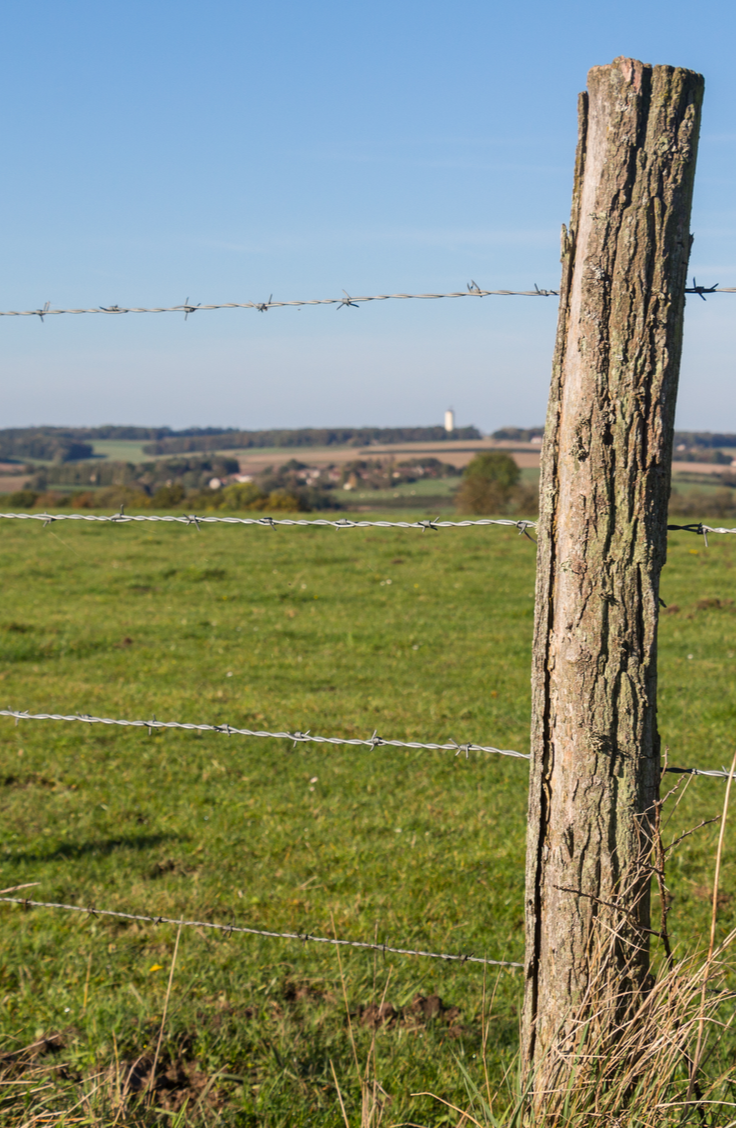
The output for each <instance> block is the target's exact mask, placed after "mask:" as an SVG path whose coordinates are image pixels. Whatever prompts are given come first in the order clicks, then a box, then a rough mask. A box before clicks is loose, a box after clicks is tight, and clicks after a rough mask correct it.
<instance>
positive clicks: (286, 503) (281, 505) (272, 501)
mask: <svg viewBox="0 0 736 1128" xmlns="http://www.w3.org/2000/svg"><path fill="white" fill-rule="evenodd" d="M261 508H262V509H278V510H283V511H284V512H286V513H298V512H299V511H300V510H301V511H304V510H305V509H306V508H307V507H306V504H305V503H304V501H303V500H302V498H300V497H297V496H296V494H293V493H289V491H288V490H273V491H272V493H270V494H269V495H268V498H267V499H266V501H265V503H264V504H263V506H261Z"/></svg>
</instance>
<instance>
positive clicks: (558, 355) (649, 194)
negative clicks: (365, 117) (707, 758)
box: [522, 58, 703, 1071]
mask: <svg viewBox="0 0 736 1128" xmlns="http://www.w3.org/2000/svg"><path fill="white" fill-rule="evenodd" d="M702 95H703V79H702V77H701V76H700V75H698V74H695V73H694V72H692V71H688V70H684V69H681V68H675V67H668V66H655V67H652V66H647V65H644V64H642V63H640V62H637V61H635V60H632V59H626V58H619V59H616V60H615V61H614V62H613V63H612V64H611V65H610V66H602V67H594V68H593V69H592V70H591V71H590V72H589V75H588V90H587V93H584V94H581V95H580V99H579V136H578V148H577V156H576V162H575V174H574V186H573V200H572V212H571V220H570V227H569V230H565V228H563V236H562V286H561V296H560V311H559V320H558V329H557V340H556V346H555V356H554V362H553V372H552V382H551V390H550V397H549V405H548V413H547V423H546V430H545V437H544V446H543V452H542V468H541V482H540V519H539V547H538V569H537V587H536V610H535V633H534V650H533V659H532V714H533V716H532V738H531V739H532V745H531V746H532V765H531V776H530V792H529V829H528V840H527V874H526V946H527V948H526V951H527V955H526V987H525V1000H524V1015H523V1028H522V1040H523V1053H524V1060H525V1063H526V1067H527V1069H530V1070H532V1069H536V1070H537V1071H539V1065H540V1062H541V1061H542V1060H543V1059H544V1057H545V1054H547V1053H548V1051H549V1050H550V1047H552V1046H553V1044H557V1045H560V1044H562V1043H563V1042H564V1039H565V1031H566V1023H567V1021H568V1016H570V1015H572V1013H573V1011H574V1009H575V1008H576V1007H578V1006H579V1004H580V1001H581V999H583V998H584V997H585V993H586V991H587V990H588V988H589V973H590V967H589V952H590V937H591V928H592V925H593V924H594V922H600V923H601V924H602V925H604V926H605V924H606V914H607V913H608V912H609V911H610V912H612V911H613V910H612V909H609V908H607V906H610V905H612V904H614V903H615V904H617V905H620V903H621V898H622V897H628V898H629V899H630V902H631V904H630V906H629V909H628V910H627V917H626V919H627V920H628V921H629V924H628V926H627V927H628V938H627V937H624V938H623V943H622V946H621V952H620V957H619V964H620V966H619V969H618V971H619V973H620V974H621V975H622V976H625V977H626V978H627V983H628V986H629V988H630V989H631V990H637V989H642V988H643V987H644V985H645V983H646V980H647V975H648V935H649V932H648V929H649V896H648V878H647V879H641V880H640V881H639V883H638V884H637V883H636V882H634V885H633V886H631V888H630V889H629V890H626V889H624V888H623V887H622V882H623V880H624V875H626V874H630V872H631V867H632V865H634V864H635V861H636V859H637V858H639V857H641V854H642V841H643V848H644V850H645V851H646V842H647V835H648V823H647V819H648V816H647V812H648V811H649V810H650V809H651V807H652V803H653V802H654V800H655V798H656V797H657V794H658V785H659V775H660V762H659V737H658V733H657V723H656V690H657V661H656V659H657V615H658V597H659V576H660V571H661V569H662V566H663V564H664V562H665V553H666V536H667V533H666V524H667V502H668V497H669V491H670V467H671V460H672V441H673V428H674V415H675V401H676V395H677V382H678V373H679V365H680V353H681V343H682V320H683V309H684V302H685V285H686V271H687V265H688V258H689V252H690V244H691V236H690V210H691V202H692V192H693V180H694V174H695V160H696V151H697V140H698V130H699V121H700V107H701V102H702ZM642 881H644V883H645V885H646V887H643V885H642ZM627 944H628V950H626V949H627ZM632 951H633V952H634V953H635V955H634V957H633V959H632Z"/></svg>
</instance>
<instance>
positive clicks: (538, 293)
mask: <svg viewBox="0 0 736 1128" xmlns="http://www.w3.org/2000/svg"><path fill="white" fill-rule="evenodd" d="M708 292H710V291H708ZM488 297H501V298H552V297H554V298H557V297H559V291H558V290H540V289H539V287H538V286H537V285H536V283H535V284H534V289H533V290H483V289H481V287H480V286H478V285H477V283H475V282H469V283H468V285H467V288H466V289H465V290H457V291H454V292H452V293H448V294H371V295H370V296H364V297H354V296H353V295H351V294H348V292H347V290H343V297H341V298H309V299H306V300H299V301H292V302H275V301H274V300H273V294H272V295H271V297H270V298H269V299H268V301H267V302H220V303H219V304H214V305H203V304H202V303H201V302H200V303H198V304H197V305H190V304H189V298H187V300H186V301H185V302H184V303H183V304H182V305H174V306H153V307H147V306H118V305H110V306H93V307H91V308H89V309H51V303H50V302H46V304H45V305H44V306H43V308H42V309H22V310H16V309H8V310H0V317H38V318H40V319H41V321H43V319H44V317H55V316H57V315H58V314H62V313H71V314H80V313H108V314H122V313H183V314H184V319H185V320H186V319H187V317H188V316H189V314H190V313H198V312H204V311H206V310H210V309H256V310H258V312H259V313H266V312H267V311H268V310H269V309H283V308H285V307H287V306H319V305H334V306H337V308H338V309H343V308H345V309H348V308H350V307H353V308H356V309H357V307H358V304H359V303H364V302H387V301H395V300H398V301H413V300H417V301H435V300H438V299H440V298H488Z"/></svg>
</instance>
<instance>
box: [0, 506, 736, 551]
mask: <svg viewBox="0 0 736 1128" xmlns="http://www.w3.org/2000/svg"><path fill="white" fill-rule="evenodd" d="M0 520H5V521H43V523H44V525H48V524H50V523H51V522H53V521H102V522H106V523H108V524H112V525H124V524H127V523H129V522H131V521H133V522H135V521H163V522H165V523H169V524H171V523H173V524H178V525H195V526H196V527H197V528H199V527H200V525H261V526H263V527H264V528H275V527H276V526H277V525H298V526H301V527H303V528H310V527H311V526H324V527H329V528H332V529H424V530H426V529H435V530H439V529H468V528H474V527H475V526H483V525H501V526H506V527H507V528H513V529H518V530H519V533H522V534H524V535H525V536H527V537H529V532H528V530H529V529H536V527H537V522H536V521H529V520H527V519H526V518H523V519H513V518H511V517H493V518H491V517H479V518H478V519H477V520H470V519H468V520H463V521H445V520H442V521H441V520H440V519H439V517H432V518H428V519H426V520H420V521H363V520H357V521H354V520H351V519H350V518H349V517H340V518H339V519H337V520H335V521H333V520H330V519H329V518H327V517H313V518H306V517H204V516H203V517H200V516H199V514H197V513H184V514H181V515H179V514H176V513H169V514H163V515H158V514H149V513H145V514H141V513H125V512H124V506H123V507H121V509H120V512H118V513H112V514H107V515H105V514H97V513H47V512H45V511H44V512H43V513H22V512H18V513H0ZM667 529H668V531H670V532H687V533H697V534H698V535H699V536H702V537H704V538H705V544H706V547H707V545H708V533H726V534H729V533H736V528H733V529H726V528H723V527H716V526H713V525H703V524H700V523H698V524H695V523H693V524H689V525H668V526H667ZM529 539H530V540H531V539H532V538H531V537H529Z"/></svg>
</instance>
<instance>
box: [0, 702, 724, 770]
mask: <svg viewBox="0 0 736 1128" xmlns="http://www.w3.org/2000/svg"><path fill="white" fill-rule="evenodd" d="M0 717H13V718H15V722H16V724H17V723H18V721H82V722H83V723H84V724H87V725H119V726H121V727H123V728H147V729H148V731H149V733H150V732H152V731H153V729H185V730H187V731H196V732H219V733H224V734H225V735H226V736H252V737H264V738H266V739H271V740H291V741H293V744H294V747H295V748H296V746H297V744H333V745H344V746H349V747H354V748H384V747H385V748H412V749H420V748H421V749H426V750H428V751H430V752H454V753H455V755H456V756H459V755H460V754H461V753H463V752H464V753H465V758H466V759H467V758H468V756H469V754H470V753H471V752H490V753H494V754H496V755H497V756H510V757H511V758H512V759H514V760H529V759H531V756H530V755H529V753H528V752H516V751H514V750H513V749H511V748H495V747H494V746H493V745H490V744H475V743H474V742H473V741H468V742H467V743H465V744H458V742H457V741H456V740H449V741H446V742H445V743H444V744H440V743H436V742H427V743H425V742H423V741H419V740H386V739H384V737H382V736H379V735H378V733H377V732H374V733H373V735H372V736H369V737H368V738H367V739H365V740H363V739H361V738H360V737H343V736H313V735H312V734H311V733H310V732H265V731H263V730H253V729H241V728H234V727H233V726H232V725H208V724H191V723H189V722H182V721H157V720H156V718H155V717H154V718H152V720H150V721H127V720H118V719H115V718H112V717H92V716H90V715H89V714H88V713H29V712H28V711H27V710H19V709H0ZM664 770H665V772H671V773H673V774H677V775H695V776H709V777H711V778H713V779H728V778H729V774H730V773H729V771H728V769H727V768H722V769H721V770H718V769H712V768H676V767H670V766H667V767H666V768H665V769H664Z"/></svg>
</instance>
